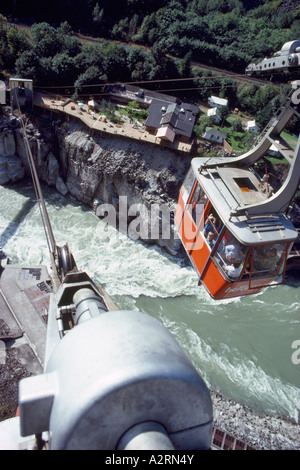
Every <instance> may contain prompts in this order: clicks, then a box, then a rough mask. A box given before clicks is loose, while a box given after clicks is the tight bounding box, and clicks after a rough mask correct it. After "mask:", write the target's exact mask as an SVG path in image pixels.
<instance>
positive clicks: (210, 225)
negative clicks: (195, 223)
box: [204, 214, 220, 237]
mask: <svg viewBox="0 0 300 470" xmlns="http://www.w3.org/2000/svg"><path fill="white" fill-rule="evenodd" d="M219 229H220V221H217V219H216V217H215V216H214V215H213V214H209V216H208V217H207V219H206V221H205V225H204V235H205V237H207V235H208V233H209V232H214V233H215V234H216V236H218V233H219Z"/></svg>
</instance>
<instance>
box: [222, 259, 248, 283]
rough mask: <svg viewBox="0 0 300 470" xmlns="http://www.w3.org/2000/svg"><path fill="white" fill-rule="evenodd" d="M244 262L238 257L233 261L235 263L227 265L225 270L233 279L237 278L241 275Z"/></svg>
mask: <svg viewBox="0 0 300 470" xmlns="http://www.w3.org/2000/svg"><path fill="white" fill-rule="evenodd" d="M242 268H243V266H242V264H241V260H240V259H237V260H235V261H233V263H231V264H229V265H228V266H225V268H224V269H225V272H226V274H227V276H228V277H229V278H230V279H232V280H237V279H238V278H239V277H240V274H241V271H242Z"/></svg>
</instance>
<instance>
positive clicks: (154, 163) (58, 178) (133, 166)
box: [0, 115, 190, 253]
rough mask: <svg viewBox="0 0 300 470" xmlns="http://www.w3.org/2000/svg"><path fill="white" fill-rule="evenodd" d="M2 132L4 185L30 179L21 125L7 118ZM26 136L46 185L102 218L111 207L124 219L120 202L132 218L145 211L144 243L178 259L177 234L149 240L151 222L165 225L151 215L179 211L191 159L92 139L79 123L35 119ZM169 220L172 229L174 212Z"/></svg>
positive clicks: (120, 141)
mask: <svg viewBox="0 0 300 470" xmlns="http://www.w3.org/2000/svg"><path fill="white" fill-rule="evenodd" d="M0 128H1V131H0V184H6V183H9V182H15V181H19V180H20V179H22V178H23V177H24V176H30V168H29V165H28V162H27V155H26V149H25V145H24V138H23V133H22V128H21V123H20V120H19V119H18V118H17V117H13V116H10V117H6V118H2V121H1V123H0ZM26 131H27V135H28V136H29V143H30V148H31V152H32V155H33V158H34V160H35V164H36V168H37V172H38V174H39V177H40V180H41V181H43V182H46V183H47V184H49V185H50V186H53V187H55V188H56V190H57V191H59V192H60V193H62V194H64V195H65V194H67V193H70V194H71V195H72V196H74V197H75V198H76V199H77V200H79V201H81V202H83V203H84V204H86V205H88V206H90V207H92V208H93V209H94V211H95V213H96V215H98V216H103V215H104V209H103V208H107V204H109V205H111V207H113V208H114V209H115V212H116V215H117V219H119V215H120V213H119V212H120V197H121V196H122V197H123V199H124V198H125V197H126V205H127V209H126V210H127V214H130V207H133V206H134V207H135V209H136V210H137V208H138V207H139V208H140V210H141V211H143V217H142V219H141V220H143V222H144V224H145V226H144V228H140V229H139V232H140V238H142V239H144V241H147V242H149V243H157V244H158V245H160V246H163V247H165V248H166V249H167V250H168V251H169V252H171V253H174V249H176V247H177V242H176V241H175V240H173V238H172V230H171V237H170V238H171V239H164V237H163V236H162V234H160V236H159V237H158V239H152V238H151V234H150V235H149V227H150V226H151V225H150V222H151V223H157V224H160V225H161V220H156V221H153V220H151V221H150V209H151V207H153V204H160V205H164V206H165V207H168V208H170V209H171V208H172V206H174V204H175V203H176V201H177V196H178V191H179V188H180V185H181V183H182V181H183V178H184V176H185V174H186V173H187V170H188V168H189V163H190V159H189V158H188V157H184V156H180V155H177V154H175V153H174V152H172V151H170V150H167V149H162V148H159V147H157V146H155V147H154V146H152V145H149V144H146V143H143V142H136V141H133V140H130V139H126V138H124V137H111V136H107V135H105V134H103V135H100V134H98V133H96V132H95V133H94V134H91V133H90V132H89V131H87V130H86V129H85V128H84V127H83V126H82V125H81V124H80V123H74V122H64V123H61V122H60V121H59V120H55V119H52V118H50V117H49V116H46V115H42V116H35V118H34V119H33V120H32V121H30V122H29V123H27V124H26ZM123 211H124V205H123ZM132 216H133V213H131V217H132ZM151 216H152V218H153V217H154V215H153V213H151ZM156 216H157V217H158V219H159V217H161V215H159V214H156ZM170 217H171V221H170V222H171V223H170V226H171V229H172V212H171V211H170ZM130 220H131V219H130V215H129V217H128V222H129V221H130Z"/></svg>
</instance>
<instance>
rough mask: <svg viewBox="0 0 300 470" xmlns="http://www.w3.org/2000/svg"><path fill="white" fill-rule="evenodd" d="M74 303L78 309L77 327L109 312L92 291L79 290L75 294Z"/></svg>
mask: <svg viewBox="0 0 300 470" xmlns="http://www.w3.org/2000/svg"><path fill="white" fill-rule="evenodd" d="M73 302H74V304H75V308H76V313H75V318H74V322H75V325H78V324H79V323H82V322H84V321H86V320H90V319H91V318H93V317H96V316H98V315H100V314H101V313H104V312H107V308H106V307H105V305H104V304H103V302H102V301H101V299H100V297H99V296H98V295H97V294H96V293H95V292H94V291H93V290H92V289H88V288H83V289H79V290H78V291H77V292H76V293H75V294H74V297H73Z"/></svg>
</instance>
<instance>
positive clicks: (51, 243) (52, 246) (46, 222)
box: [16, 95, 57, 264]
mask: <svg viewBox="0 0 300 470" xmlns="http://www.w3.org/2000/svg"><path fill="white" fill-rule="evenodd" d="M16 101H17V106H18V110H19V113H20V116H21V125H22V131H23V135H24V142H25V149H26V154H27V158H28V163H29V168H30V172H31V176H32V181H33V185H34V190H35V194H36V198H37V202H38V205H39V209H40V212H41V218H42V223H43V226H44V231H45V234H46V240H47V244H48V249H49V253H50V256H51V259H52V262H53V263H54V264H55V257H56V255H57V246H56V243H55V238H54V234H53V231H52V227H51V223H50V219H49V215H48V212H47V208H46V204H45V200H44V197H43V193H42V190H41V187H40V182H39V177H38V174H37V171H36V167H35V163H34V160H33V156H32V152H31V148H30V144H29V140H28V136H27V133H26V126H25V124H24V121H23V118H22V113H21V108H20V103H19V100H18V96H17V95H16Z"/></svg>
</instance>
